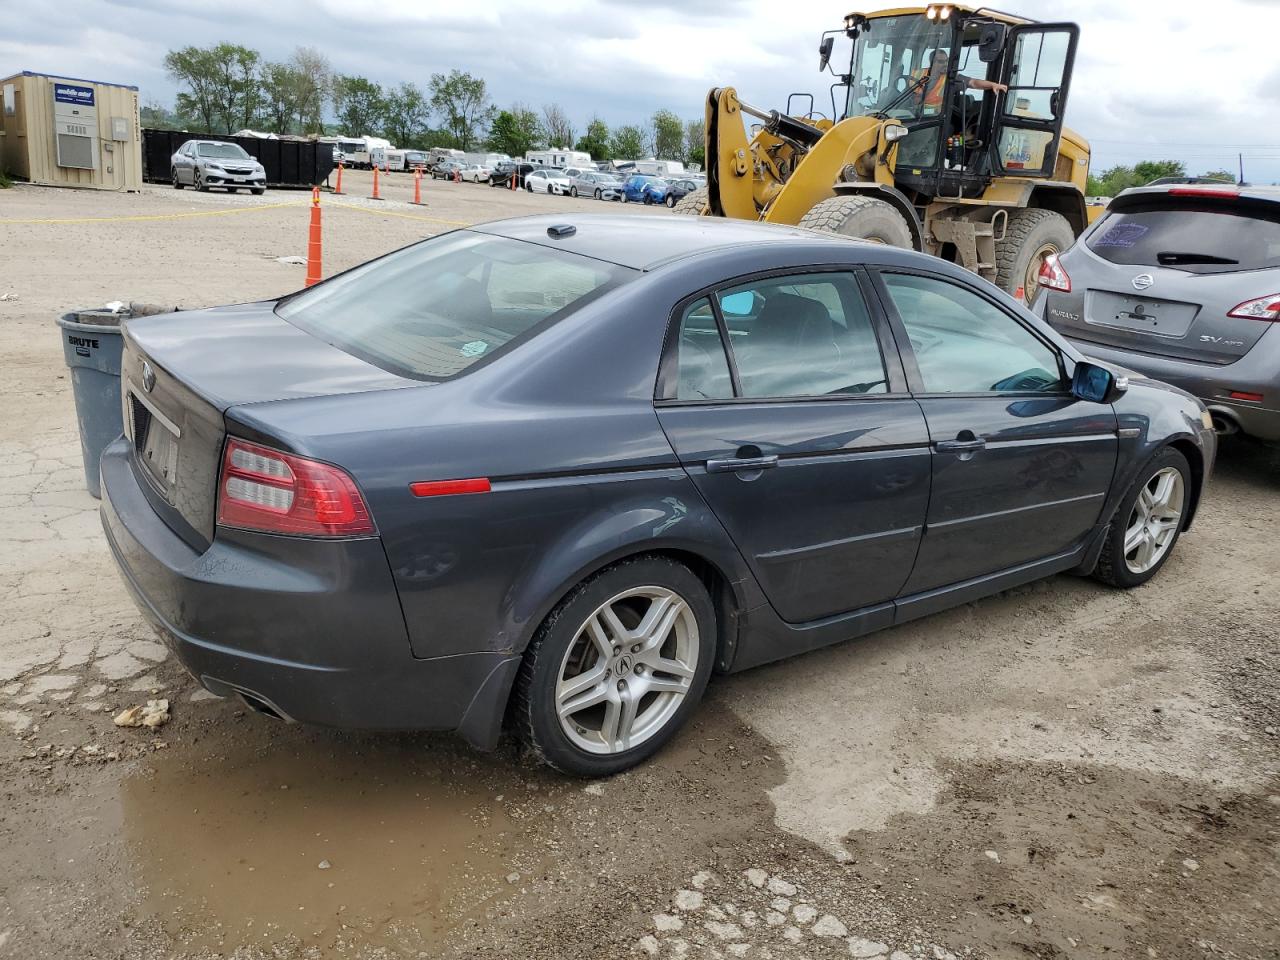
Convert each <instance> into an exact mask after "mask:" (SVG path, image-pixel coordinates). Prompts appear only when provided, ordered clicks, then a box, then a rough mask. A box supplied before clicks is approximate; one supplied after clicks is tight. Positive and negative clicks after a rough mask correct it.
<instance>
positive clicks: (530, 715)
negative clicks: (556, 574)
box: [511, 557, 716, 777]
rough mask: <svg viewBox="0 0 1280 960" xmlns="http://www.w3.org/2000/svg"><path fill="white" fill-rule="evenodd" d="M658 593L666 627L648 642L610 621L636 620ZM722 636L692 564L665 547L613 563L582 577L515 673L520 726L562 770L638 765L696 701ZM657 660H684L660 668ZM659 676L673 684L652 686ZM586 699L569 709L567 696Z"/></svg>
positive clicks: (626, 623)
mask: <svg viewBox="0 0 1280 960" xmlns="http://www.w3.org/2000/svg"><path fill="white" fill-rule="evenodd" d="M659 602H662V603H665V604H667V612H666V613H664V614H662V615H661V617H660V619H659V624H662V625H663V626H665V631H664V632H661V635H659V634H660V631H661V628H660V629H659V630H655V631H654V632H653V633H652V634H651V635H650V637H649V638H648V640H647V642H646V641H645V640H643V639H642V638H641V637H640V636H636V635H628V636H627V637H626V638H625V639H624V638H620V637H617V636H616V635H615V633H614V632H611V631H610V630H609V628H608V627H606V626H605V624H606V623H608V622H613V623H614V624H616V625H618V626H620V627H621V628H622V629H624V630H627V631H630V630H634V629H635V628H637V627H638V626H639V625H640V624H641V623H642V621H643V617H644V615H645V614H646V613H647V612H649V610H651V609H652V606H649V605H651V604H655V603H659ZM606 609H607V610H610V611H612V612H613V614H614V616H613V618H612V621H610V619H609V618H608V615H607V614H604V613H603V611H605V610H606ZM593 623H594V624H595V627H594V629H593V627H592V624H593ZM715 637H716V615H715V608H714V606H713V605H712V603H711V597H710V595H709V594H708V593H707V588H706V587H705V586H704V585H703V583H702V581H701V580H699V579H698V577H697V576H696V575H695V574H694V573H693V571H691V570H690V569H689V568H688V567H686V566H684V565H683V564H680V563H677V562H675V561H674V560H671V559H668V558H666V557H637V558H634V559H631V560H624V561H622V562H620V563H617V564H614V565H613V566H611V567H608V568H606V569H605V570H603V571H601V572H600V573H598V574H596V575H595V576H593V577H591V578H589V579H587V580H585V581H583V582H582V583H580V584H579V585H578V586H577V587H575V588H574V589H573V590H572V591H571V592H570V593H569V595H568V596H566V597H565V598H564V599H563V600H561V601H560V603H559V604H557V605H556V608H555V609H554V610H552V611H551V613H550V614H549V615H548V616H547V618H546V619H545V620H544V621H543V623H542V625H541V626H540V627H539V628H538V632H537V634H536V635H535V637H534V638H533V641H532V642H531V643H530V644H529V647H528V649H527V650H526V651H525V655H524V660H523V662H522V663H521V665H520V672H519V674H518V675H517V677H516V682H515V690H514V693H513V697H512V704H511V719H512V723H513V726H514V728H515V732H516V734H517V736H518V737H519V738H520V739H521V740H522V741H523V742H524V743H525V744H526V745H527V746H528V747H529V749H530V750H531V751H532V752H533V753H534V754H535V755H536V756H537V757H538V759H540V760H541V761H542V762H544V763H546V764H548V765H549V766H552V767H554V768H555V769H557V770H560V771H561V772H563V773H568V774H572V775H575V776H580V777H605V776H610V775H612V774H615V773H618V772H620V771H622V770H626V769H628V768H629V767H633V766H635V765H636V764H638V763H641V762H642V761H644V760H646V759H647V758H649V757H650V756H652V755H653V754H654V753H656V752H657V751H658V750H660V749H661V748H662V747H663V745H664V744H666V743H667V742H668V741H669V740H670V739H671V738H672V737H673V736H675V734H676V732H677V731H678V730H679V729H680V728H681V727H682V726H683V725H684V723H685V721H686V720H687V719H688V718H689V716H690V715H691V714H692V713H693V711H694V710H695V709H696V708H697V705H698V702H699V700H701V698H702V694H703V691H704V690H705V689H706V686H707V681H708V679H709V678H710V676H711V670H712V665H713V661H714V659H715V650H716V641H715ZM619 640H621V642H620V643H619V642H617V641H619ZM632 641H634V643H632ZM610 646H611V647H612V651H611V652H610V654H609V656H608V657H606V655H605V653H604V651H605V650H607V649H609V647H610ZM637 651H638V652H637ZM691 660H693V661H694V662H692V663H690V661H691ZM654 663H663V664H668V665H670V666H671V667H673V668H674V667H676V666H679V667H680V669H679V671H666V670H663V669H662V668H661V667H659V668H658V669H657V670H656V671H655V670H654V669H653V668H652V667H651V666H649V665H650V664H654ZM584 664H585V666H584ZM591 677H597V678H598V679H597V680H596V681H594V682H590V681H591ZM574 681H579V682H578V687H577V690H576V691H575V688H574ZM582 681H588V682H587V684H586V685H583V683H582ZM655 683H661V684H663V685H664V686H666V687H669V688H671V689H668V690H664V691H653V690H651V689H649V685H650V684H655ZM677 688H679V689H677ZM632 697H634V698H635V699H634V700H632V699H631V698H632ZM584 699H585V700H586V701H587V703H585V704H584V706H583V707H580V708H578V709H577V710H575V711H574V712H572V713H570V714H568V715H567V718H566V719H564V720H562V719H561V715H560V714H561V711H560V705H561V703H563V702H570V701H572V700H578V701H583V700H584ZM630 704H634V706H631V707H630V709H628V705H630ZM628 713H630V718H628V717H627V714H628ZM597 722H598V724H599V727H598V728H597V727H596V723H597ZM624 728H625V730H626V731H629V735H628V734H624V732H623V731H624ZM609 730H612V731H614V733H615V735H613V736H611V735H609V734H608V733H607V731H609ZM636 738H639V739H638V740H636ZM633 740H634V741H635V742H634V745H631V742H632V741H633Z"/></svg>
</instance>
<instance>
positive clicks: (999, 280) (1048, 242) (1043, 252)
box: [996, 210, 1076, 306]
mask: <svg viewBox="0 0 1280 960" xmlns="http://www.w3.org/2000/svg"><path fill="white" fill-rule="evenodd" d="M1075 242H1076V232H1075V230H1073V229H1072V228H1071V223H1070V222H1069V221H1068V220H1067V218H1066V217H1064V216H1063V215H1062V214H1060V213H1055V212H1054V211H1052V210H1018V211H1015V212H1014V213H1011V214H1009V222H1008V223H1007V224H1006V225H1005V230H1004V237H1003V238H1002V239H1001V240H998V241H996V286H997V287H999V288H1000V289H1001V290H1003V291H1004V292H1005V293H1007V294H1009V296H1011V297H1012V296H1015V295H1016V294H1017V292H1018V290H1019V288H1021V289H1022V292H1023V299H1024V300H1025V301H1026V303H1027V305H1028V306H1029V305H1030V304H1032V303H1033V302H1035V298H1036V294H1037V293H1038V291H1039V290H1040V286H1039V284H1037V283H1036V278H1037V277H1038V276H1039V275H1040V265H1041V264H1042V263H1043V262H1044V258H1045V257H1047V256H1048V255H1049V254H1051V253H1062V252H1063V251H1065V250H1068V249H1070V247H1071V245H1072V244H1074V243H1075Z"/></svg>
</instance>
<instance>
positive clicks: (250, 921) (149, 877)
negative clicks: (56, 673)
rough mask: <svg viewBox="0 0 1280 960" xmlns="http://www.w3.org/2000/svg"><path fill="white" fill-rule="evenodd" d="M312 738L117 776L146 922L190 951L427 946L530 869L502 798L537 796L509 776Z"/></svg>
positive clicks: (397, 744) (444, 758) (381, 746)
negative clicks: (295, 943) (294, 944)
mask: <svg viewBox="0 0 1280 960" xmlns="http://www.w3.org/2000/svg"><path fill="white" fill-rule="evenodd" d="M306 740H307V742H306V743H304V744H302V745H295V748H294V749H280V746H279V745H277V746H276V747H275V748H267V749H253V748H249V747H245V748H242V749H232V750H230V751H229V752H226V753H223V754H220V755H212V756H209V757H207V758H206V759H203V760H196V759H195V758H191V757H188V758H187V759H185V760H183V761H181V762H166V761H177V760H178V758H177V757H176V756H170V757H165V758H163V759H162V758H160V757H157V762H156V763H155V764H154V766H153V767H152V768H151V769H150V770H149V771H144V772H142V773H140V774H139V775H137V776H134V777H131V778H129V779H127V780H126V781H125V782H124V784H123V785H122V787H121V795H120V804H121V806H120V816H121V827H122V833H123V838H124V839H125V840H126V842H127V853H128V856H129V859H130V860H131V861H132V863H133V865H134V868H135V870H136V874H137V876H136V880H137V881H138V883H139V885H140V887H142V888H145V895H144V900H143V903H142V904H141V913H142V914H143V915H144V916H149V917H151V918H154V919H155V920H158V921H160V922H161V923H163V924H164V926H165V928H166V929H167V930H168V931H169V933H170V934H171V935H172V936H173V937H174V939H175V940H177V941H179V942H182V943H184V944H185V945H186V946H187V947H189V948H197V947H199V948H209V949H215V950H216V949H219V948H221V947H227V946H231V945H235V944H240V943H246V942H253V941H255V940H257V941H258V942H260V943H272V942H276V941H278V940H281V939H284V938H293V937H296V938H298V939H300V940H302V941H303V942H304V943H317V944H324V943H325V942H328V941H331V940H332V939H333V938H334V937H340V936H348V935H358V936H359V937H360V938H361V939H362V940H364V941H365V942H390V941H412V942H415V943H417V944H419V945H422V946H429V945H430V944H432V943H440V942H443V940H444V939H446V936H447V934H448V932H449V931H450V930H452V929H454V928H455V927H457V925H458V924H460V923H462V922H464V921H465V920H467V919H468V918H469V917H474V916H477V915H479V914H480V913H482V912H483V911H484V910H486V909H488V908H491V907H493V906H494V905H495V904H496V903H497V902H498V901H500V900H501V899H502V898H504V897H507V896H509V895H510V893H511V892H512V891H513V890H514V889H515V888H514V887H513V885H512V884H510V883H508V881H507V877H508V875H509V874H511V873H513V872H522V873H524V874H525V875H527V873H528V872H529V871H530V870H531V869H533V868H535V867H536V865H537V863H538V857H539V856H540V852H539V849H540V848H539V847H537V845H535V844H534V843H533V842H532V838H531V837H530V836H529V834H528V832H527V829H526V828H525V827H524V826H522V825H521V823H519V822H518V821H517V820H515V819H513V816H515V815H518V814H519V811H520V809H522V808H520V807H513V806H512V805H511V801H512V800H513V799H518V800H519V801H521V802H522V803H527V801H528V800H529V799H530V791H531V790H534V791H536V790H537V789H538V788H537V786H536V785H531V783H530V782H524V781H523V780H522V778H520V777H519V776H517V775H515V774H514V771H510V770H509V769H508V771H507V772H508V776H507V778H506V779H505V780H503V779H502V778H497V780H496V783H495V780H494V777H491V776H487V775H486V771H485V769H484V767H485V766H487V765H486V764H478V763H477V762H475V761H474V759H466V758H459V757H458V756H457V754H456V753H454V752H453V751H449V750H444V751H441V750H434V749H432V747H433V745H437V744H438V743H439V741H438V740H430V741H426V742H424V741H423V740H422V739H420V738H369V739H364V740H355V741H353V740H350V739H342V740H329V741H327V742H326V741H325V740H324V738H323V736H308V737H307V738H306ZM504 790H505V792H506V793H507V794H508V796H505V797H504V796H502V793H503V791H504ZM513 792H515V793H519V794H520V796H519V797H518V798H513V797H512V796H510V794H511V793H513Z"/></svg>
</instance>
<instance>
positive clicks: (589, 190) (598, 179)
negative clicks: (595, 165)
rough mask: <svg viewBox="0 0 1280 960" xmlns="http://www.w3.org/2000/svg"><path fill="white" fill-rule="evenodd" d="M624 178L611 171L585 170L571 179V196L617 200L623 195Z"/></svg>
mask: <svg viewBox="0 0 1280 960" xmlns="http://www.w3.org/2000/svg"><path fill="white" fill-rule="evenodd" d="M621 190H622V180H621V179H619V178H618V177H615V176H613V174H609V173H596V172H594V171H583V172H582V173H580V174H578V176H576V177H573V178H571V179H570V181H569V196H571V197H593V198H594V199H596V200H616V199H618V197H619V196H620V195H621Z"/></svg>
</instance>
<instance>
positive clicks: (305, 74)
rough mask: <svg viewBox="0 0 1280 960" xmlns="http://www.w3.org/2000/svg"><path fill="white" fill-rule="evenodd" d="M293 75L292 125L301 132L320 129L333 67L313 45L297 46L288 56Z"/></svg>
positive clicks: (331, 81) (322, 126)
mask: <svg viewBox="0 0 1280 960" xmlns="http://www.w3.org/2000/svg"><path fill="white" fill-rule="evenodd" d="M289 66H290V68H292V70H293V75H294V83H295V85H296V86H295V90H294V109H295V111H296V113H295V119H296V127H297V129H298V130H299V131H300V132H302V133H324V108H325V104H326V102H328V100H329V94H330V91H331V90H332V89H333V68H332V67H331V66H330V65H329V60H328V58H327V57H326V56H325V55H324V54H322V53H321V52H320V51H319V50H316V49H315V48H314V47H298V48H297V49H296V50H294V51H293V56H292V57H290V58H289Z"/></svg>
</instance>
